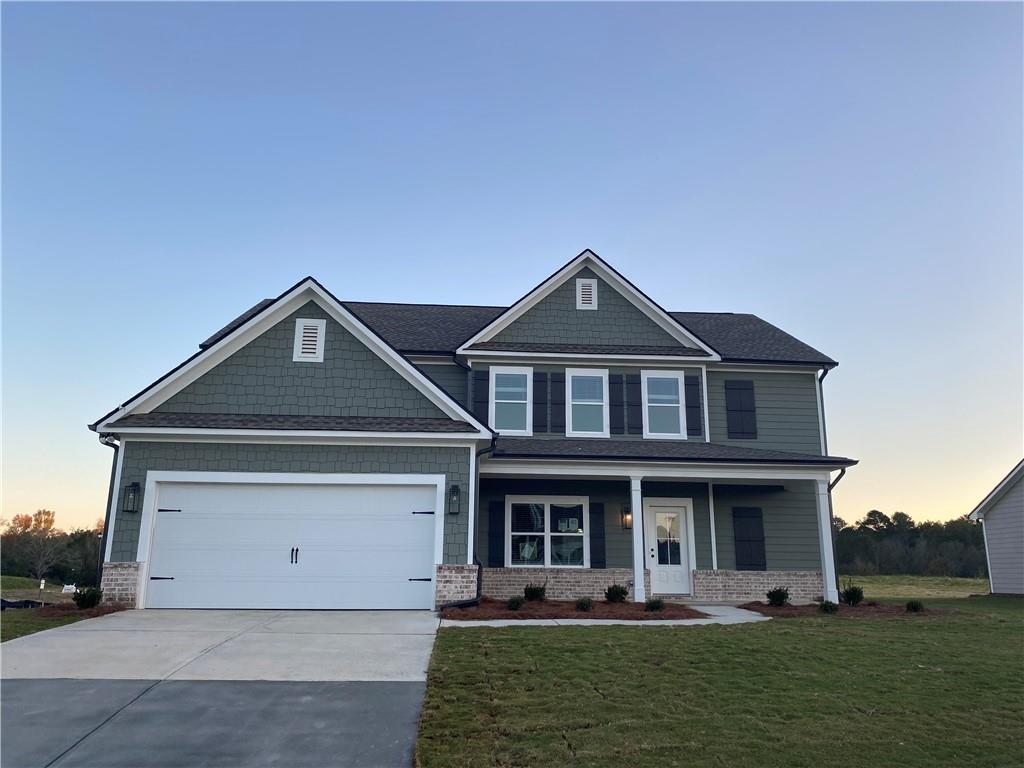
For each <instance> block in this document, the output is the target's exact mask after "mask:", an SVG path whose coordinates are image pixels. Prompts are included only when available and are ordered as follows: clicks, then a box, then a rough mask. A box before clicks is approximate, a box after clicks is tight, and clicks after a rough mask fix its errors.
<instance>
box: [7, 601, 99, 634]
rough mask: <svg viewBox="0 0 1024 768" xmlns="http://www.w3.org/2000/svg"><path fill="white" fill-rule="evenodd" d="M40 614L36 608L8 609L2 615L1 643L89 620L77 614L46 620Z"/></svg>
mask: <svg viewBox="0 0 1024 768" xmlns="http://www.w3.org/2000/svg"><path fill="white" fill-rule="evenodd" d="M38 613H39V610H38V609H36V608H8V609H7V610H6V611H4V612H3V613H0V642H2V643H6V642H7V641H8V640H13V639H14V638H16V637H21V636H22V635H31V634H32V633H33V632H42V631H43V630H44V629H53V628H54V627H60V626H63V625H64V624H71V623H73V622H76V621H81V620H82V619H87V618H89V617H88V616H86V615H75V614H71V615H69V616H52V617H49V618H44V617H41V616H38V615H37V614H38Z"/></svg>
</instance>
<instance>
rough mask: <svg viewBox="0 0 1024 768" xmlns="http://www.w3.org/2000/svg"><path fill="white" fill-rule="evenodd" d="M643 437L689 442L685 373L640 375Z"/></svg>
mask: <svg viewBox="0 0 1024 768" xmlns="http://www.w3.org/2000/svg"><path fill="white" fill-rule="evenodd" d="M640 378H641V379H642V382H643V400H644V403H643V405H644V437H660V438H670V439H677V440H685V439H686V395H685V392H686V385H685V376H684V374H683V372H682V371H641V373H640Z"/></svg>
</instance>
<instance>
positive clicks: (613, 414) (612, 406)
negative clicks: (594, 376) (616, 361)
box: [608, 373, 626, 435]
mask: <svg viewBox="0 0 1024 768" xmlns="http://www.w3.org/2000/svg"><path fill="white" fill-rule="evenodd" d="M622 384H623V376H622V374H621V373H612V374H609V375H608V431H609V432H611V433H612V434H613V435H621V434H623V433H624V432H625V431H626V401H625V398H624V397H623V390H622Z"/></svg>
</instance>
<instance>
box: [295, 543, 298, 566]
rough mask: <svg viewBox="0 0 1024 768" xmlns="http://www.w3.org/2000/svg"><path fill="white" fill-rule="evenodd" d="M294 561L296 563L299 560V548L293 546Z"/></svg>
mask: <svg viewBox="0 0 1024 768" xmlns="http://www.w3.org/2000/svg"><path fill="white" fill-rule="evenodd" d="M295 562H296V563H298V562H299V548H298V547H296V548H295Z"/></svg>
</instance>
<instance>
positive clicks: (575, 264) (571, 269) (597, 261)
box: [457, 249, 722, 360]
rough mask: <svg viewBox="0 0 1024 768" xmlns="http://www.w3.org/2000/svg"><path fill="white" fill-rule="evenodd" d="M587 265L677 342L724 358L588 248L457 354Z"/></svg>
mask: <svg viewBox="0 0 1024 768" xmlns="http://www.w3.org/2000/svg"><path fill="white" fill-rule="evenodd" d="M584 266H588V267H590V268H591V269H592V270H594V272H596V273H597V275H598V277H600V278H601V279H603V280H604V281H605V282H606V283H609V284H611V285H612V286H613V287H614V288H615V289H617V290H618V291H619V292H620V293H621V294H623V295H624V296H625V297H626V298H627V299H629V300H630V301H631V302H632V303H633V305H634V306H636V307H637V309H639V310H640V311H641V312H643V313H644V314H645V315H647V317H648V318H650V320H651V321H652V322H654V323H655V324H656V325H658V326H659V327H660V328H661V329H662V330H664V331H665V332H667V333H668V334H669V335H670V336H672V337H673V338H674V339H676V341H678V342H679V343H681V344H683V345H684V346H687V347H696V348H697V349H702V350H704V351H705V352H707V353H708V354H709V355H710V357H708V358H706V359H708V360H721V359H722V358H721V357H720V356H719V355H718V353H717V352H715V350H713V349H712V348H711V347H709V346H708V345H706V344H705V343H704V342H702V341H701V340H700V339H698V338H697V337H696V336H694V335H693V334H691V333H690V332H689V331H687V330H686V329H685V328H684V327H683V326H682V324H681V323H679V321H678V320H675V319H674V318H673V317H672V316H671V315H669V314H668V313H667V312H666V311H665V310H663V309H661V307H659V306H658V305H657V304H655V303H654V302H653V301H651V300H650V299H648V298H647V297H646V296H644V295H643V294H642V293H640V292H639V291H638V290H637V289H636V288H634V287H633V286H632V285H630V284H629V282H627V281H626V280H624V279H623V278H622V277H620V276H619V275H618V274H616V273H615V272H614V271H613V270H611V269H609V268H608V267H607V266H606V265H605V263H604V262H603V261H602V260H601V258H600V257H599V256H597V254H595V253H594V252H593V251H591V250H589V249H588V250H586V251H583V253H581V254H580V255H579V256H577V257H576V258H575V259H573V260H572V261H570V262H569V263H568V264H566V265H565V266H564V267H562V268H561V269H560V270H558V271H557V272H555V273H554V274H553V275H551V277H549V278H548V279H547V280H545V281H544V282H543V283H541V284H540V285H538V286H537V287H536V288H534V289H533V290H532V291H531V292H530V293H528V294H526V295H525V296H524V297H522V298H521V299H519V301H517V302H516V303H515V304H513V305H512V306H511V307H509V309H508V310H506V311H505V312H503V313H502V314H501V315H500V316H498V317H497V318H495V319H494V320H493V321H492V322H490V323H489V324H487V325H486V326H484V327H483V328H482V329H481V330H479V331H478V332H477V333H476V334H474V335H473V336H472V337H471V338H470V339H469V340H468V341H466V342H464V343H463V344H462V345H461V346H460V347H459V349H458V350H457V354H460V355H465V354H470V351H469V349H468V348H469V347H471V346H472V345H473V344H476V343H478V342H481V341H487V340H488V339H490V338H492V337H493V336H495V335H496V334H498V333H500V332H501V331H502V330H504V329H505V328H507V327H508V326H509V325H511V324H512V323H514V322H515V321H516V320H518V319H519V318H520V317H522V316H523V315H524V314H526V312H528V311H529V310H530V309H532V308H533V307H534V306H535V305H536V304H537V303H539V302H540V301H541V300H543V299H544V298H546V297H547V296H549V295H550V294H551V292H552V291H554V290H555V289H556V288H557V287H558V286H560V285H561V284H562V283H563V282H565V281H566V280H568V279H569V278H570V277H572V276H573V275H574V274H576V272H577V271H579V270H580V269H581V268H582V267H584Z"/></svg>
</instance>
